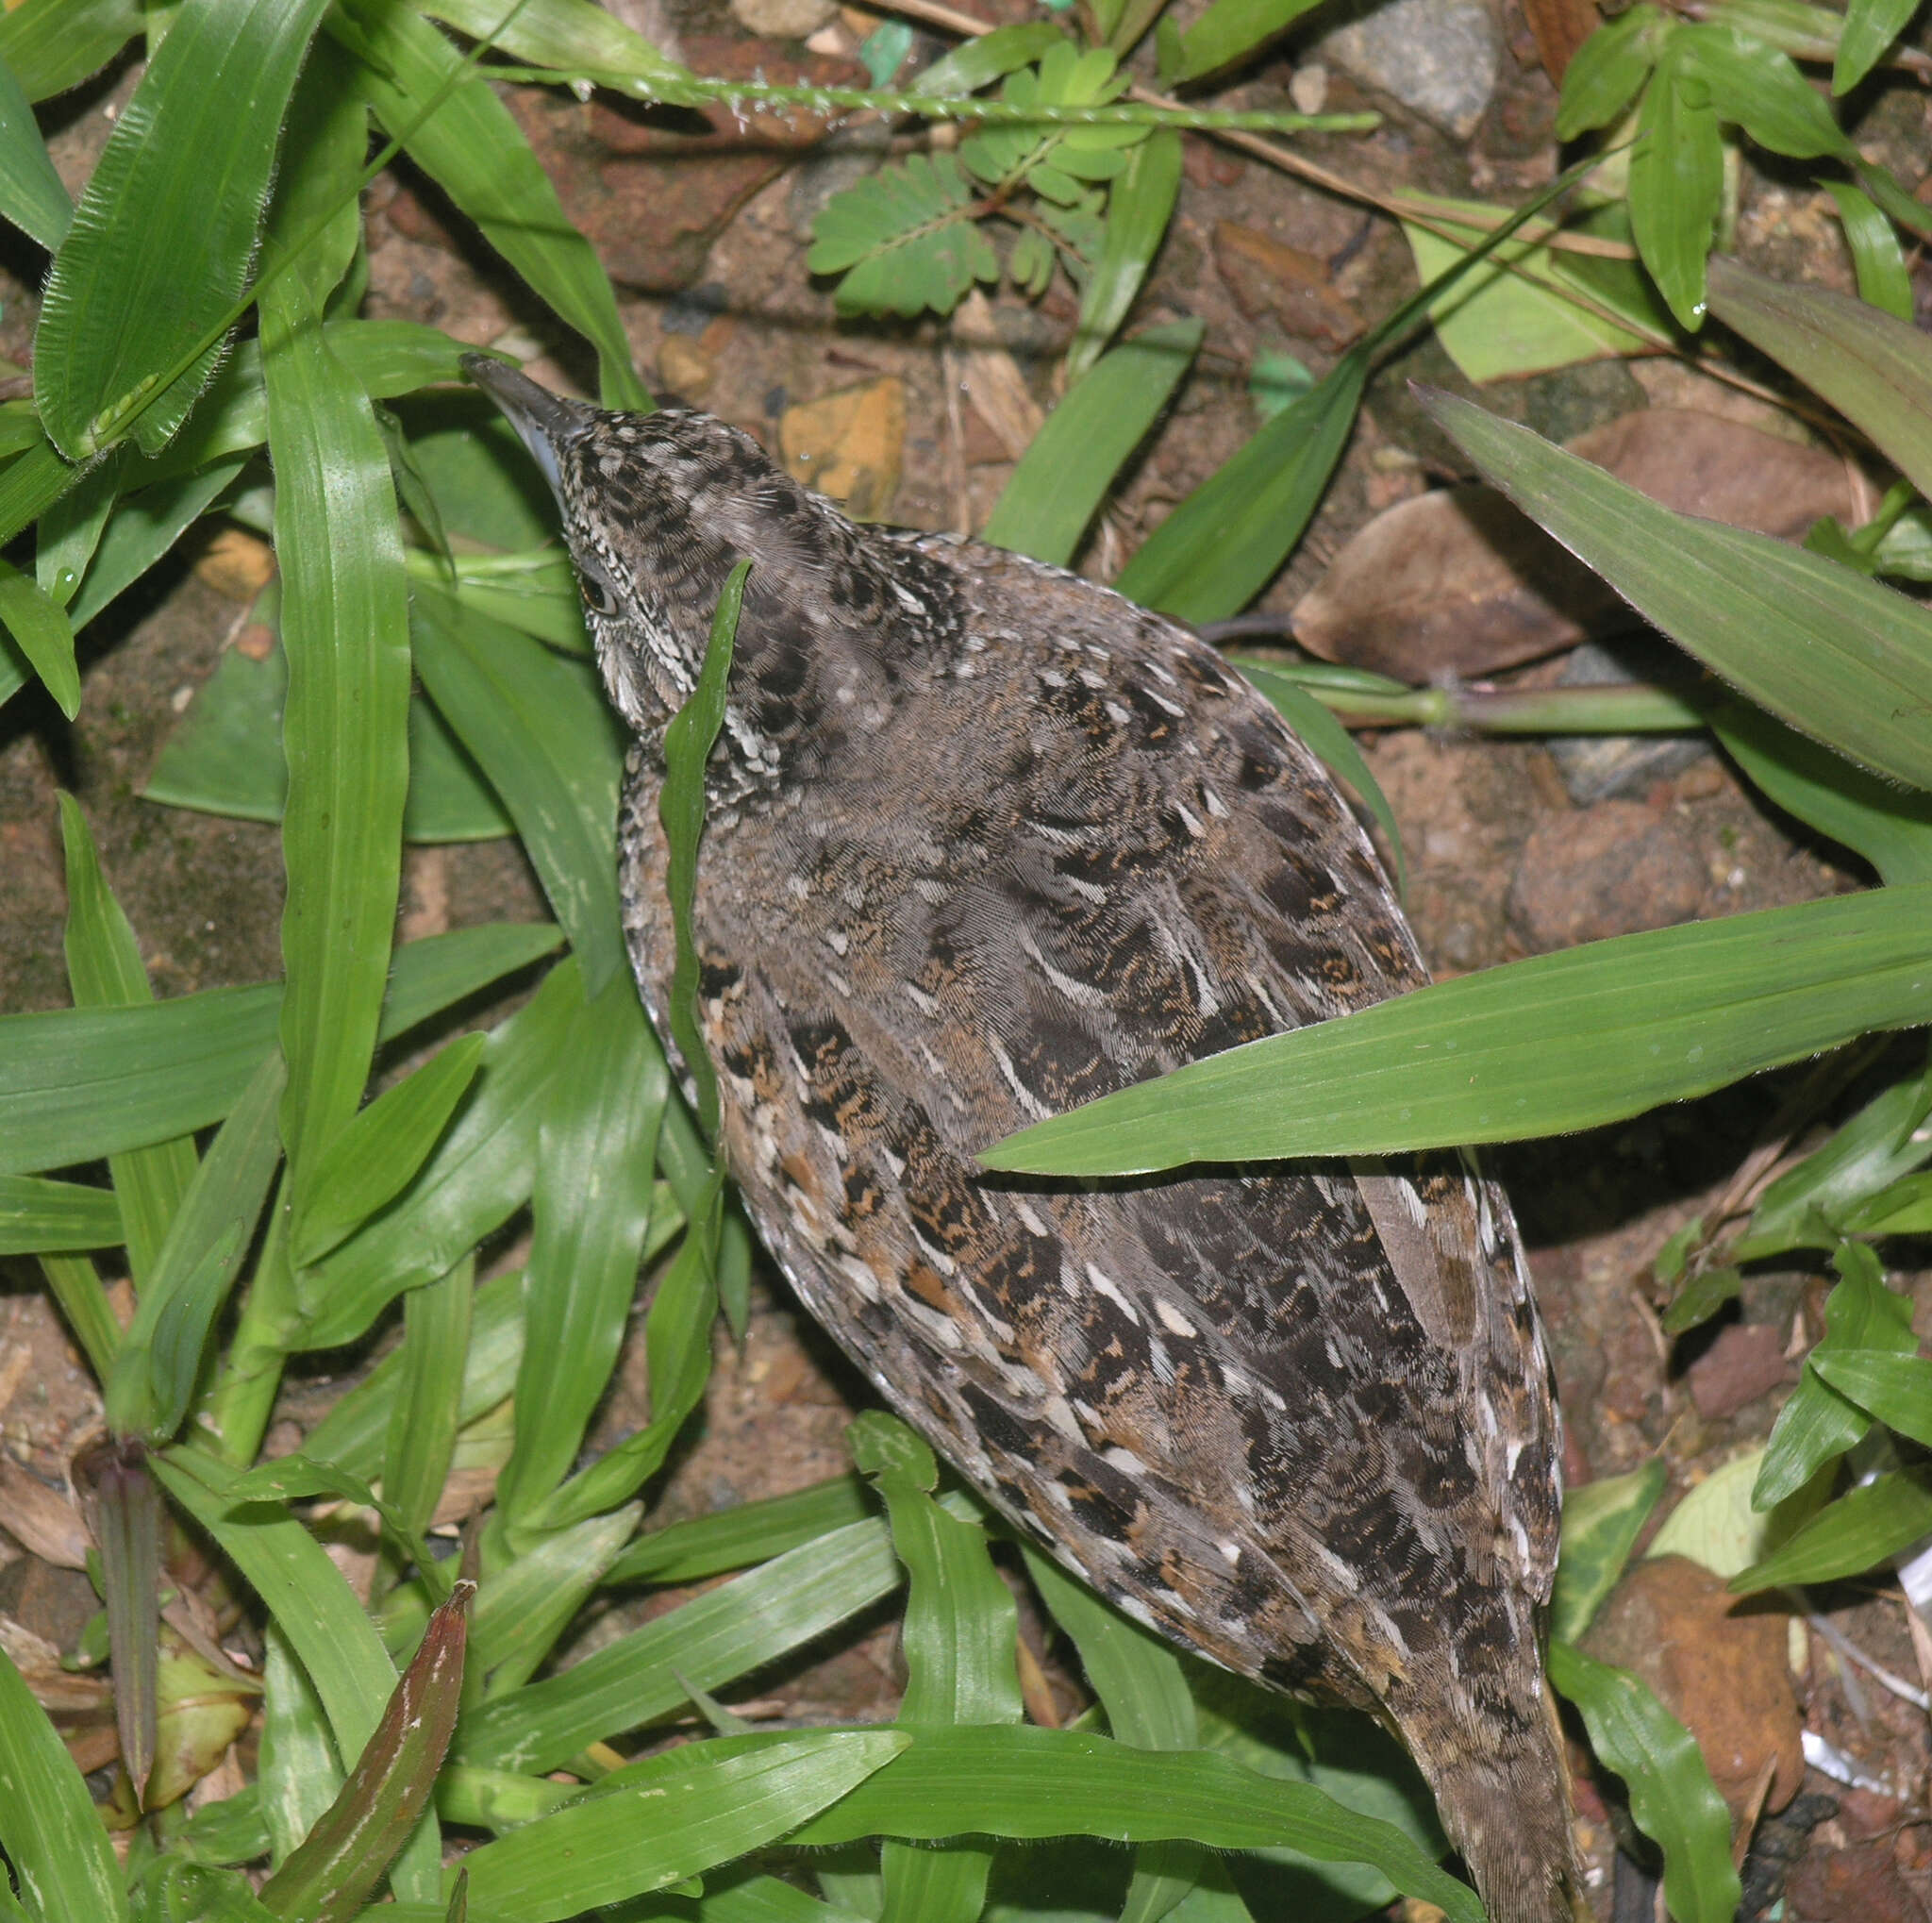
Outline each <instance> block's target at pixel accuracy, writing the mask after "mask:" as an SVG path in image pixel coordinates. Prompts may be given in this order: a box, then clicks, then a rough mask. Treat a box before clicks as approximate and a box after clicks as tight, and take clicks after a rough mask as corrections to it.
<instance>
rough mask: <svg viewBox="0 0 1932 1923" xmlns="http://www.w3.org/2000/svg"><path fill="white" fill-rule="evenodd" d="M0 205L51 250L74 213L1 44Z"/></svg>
mask: <svg viewBox="0 0 1932 1923" xmlns="http://www.w3.org/2000/svg"><path fill="white" fill-rule="evenodd" d="M0 208H5V209H6V210H7V218H8V220H10V221H11V222H12V223H13V225H14V226H17V227H18V228H19V229H20V230H21V232H22V233H24V234H25V235H26V236H27V238H28V239H29V240H32V241H36V242H39V243H40V245H42V247H44V248H45V249H46V250H47V252H48V253H50V254H51V253H53V252H54V251H55V250H56V249H57V248H58V246H59V244H60V242H61V239H62V238H63V236H64V235H65V234H66V232H67V224H68V223H69V222H70V221H71V220H72V219H73V218H74V203H73V201H71V200H70V199H69V198H68V197H67V190H66V188H65V187H63V186H62V185H61V184H60V176H59V175H58V174H57V173H55V171H54V163H53V161H52V160H50V159H48V158H47V143H46V142H45V141H44V140H42V138H41V129H40V125H39V123H38V122H37V121H36V120H35V119H34V110H33V108H32V106H31V105H30V104H29V102H28V100H27V96H26V90H25V88H24V87H22V85H21V84H20V81H19V80H18V79H17V78H16V77H15V75H14V72H13V69H12V67H11V66H10V65H9V64H8V61H7V58H6V54H5V52H4V50H0Z"/></svg>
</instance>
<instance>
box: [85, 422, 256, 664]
mask: <svg viewBox="0 0 1932 1923" xmlns="http://www.w3.org/2000/svg"><path fill="white" fill-rule="evenodd" d="M244 464H245V463H244V462H242V460H224V461H219V462H217V463H216V464H215V465H214V466H212V467H207V468H204V469H202V470H201V472H200V473H198V474H191V475H183V476H180V477H176V478H175V479H172V480H159V481H156V482H155V483H154V485H153V486H151V487H145V488H142V490H141V491H140V492H139V493H135V494H132V495H127V494H124V495H123V496H122V497H121V499H120V501H119V502H118V503H117V504H116V505H115V508H114V511H113V513H112V514H111V515H110V516H109V517H108V525H107V527H106V528H105V529H104V530H103V532H102V535H101V543H100V546H99V547H98V548H97V549H96V550H95V552H94V559H93V565H92V567H91V568H89V569H88V571H87V578H86V579H85V580H84V581H83V582H82V583H81V585H80V592H79V594H76V595H75V597H74V603H73V605H72V607H70V608H69V609H68V610H67V618H68V619H69V620H70V621H71V622H73V624H74V628H75V633H76V634H77V633H78V632H79V631H80V630H81V629H82V628H84V627H86V626H87V625H88V623H89V622H90V621H92V619H93V618H94V616H95V615H96V614H98V613H100V612H101V610H103V609H105V608H107V607H108V605H109V604H110V603H111V602H112V601H113V600H114V598H115V597H116V596H117V595H118V594H122V593H124V592H125V590H126V589H128V588H130V587H132V586H133V585H134V583H135V582H136V581H138V580H139V579H140V578H141V577H142V575H144V574H146V573H147V571H148V570H149V569H150V568H151V567H153V566H154V565H155V563H156V562H157V561H158V560H160V559H161V558H162V557H163V556H164V555H166V554H167V553H168V551H169V550H170V549H171V548H172V547H173V546H174V545H175V543H176V542H177V541H179V540H180V538H181V537H182V535H184V534H185V533H187V531H188V530H189V528H190V527H192V526H193V525H194V523H195V522H196V521H198V520H199V519H200V518H201V516H202V515H203V514H205V513H207V512H208V510H209V508H211V507H212V506H213V505H214V502H215V500H216V498H217V496H219V495H220V494H222V493H224V492H225V490H226V489H227V487H228V485H229V484H230V482H232V481H233V480H234V478H235V477H236V476H237V475H239V474H240V473H241V472H242V467H243V465H244ZM139 474H140V470H139V469H137V470H135V476H134V477H136V478H138V477H139ZM223 659H224V660H226V659H227V657H226V655H224V656H223Z"/></svg>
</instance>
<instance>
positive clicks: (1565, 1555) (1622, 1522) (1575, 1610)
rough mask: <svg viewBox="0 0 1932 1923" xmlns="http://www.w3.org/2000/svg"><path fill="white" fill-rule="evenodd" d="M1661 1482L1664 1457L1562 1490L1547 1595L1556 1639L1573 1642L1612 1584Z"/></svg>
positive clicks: (1653, 1504) (1659, 1492) (1659, 1493)
mask: <svg viewBox="0 0 1932 1923" xmlns="http://www.w3.org/2000/svg"><path fill="white" fill-rule="evenodd" d="M1665 1480H1666V1472H1665V1469H1664V1465H1663V1462H1662V1460H1661V1459H1660V1458H1657V1457H1653V1458H1652V1459H1651V1461H1649V1462H1647V1463H1644V1465H1643V1466H1642V1467H1641V1469H1632V1470H1631V1471H1630V1473H1629V1474H1628V1475H1626V1476H1601V1477H1599V1478H1598V1479H1597V1480H1595V1481H1594V1482H1586V1483H1584V1484H1583V1485H1582V1487H1581V1488H1578V1489H1568V1490H1565V1491H1564V1493H1563V1546H1562V1551H1561V1554H1560V1556H1559V1558H1558V1560H1557V1587H1556V1592H1555V1594H1554V1595H1553V1596H1552V1597H1551V1598H1550V1634H1551V1635H1553V1636H1555V1637H1556V1638H1557V1640H1558V1641H1560V1642H1565V1643H1574V1641H1575V1640H1576V1638H1577V1637H1578V1636H1580V1635H1581V1634H1582V1633H1583V1632H1584V1630H1587V1629H1588V1628H1589V1627H1590V1625H1591V1618H1592V1617H1593V1616H1594V1615H1595V1614H1596V1613H1597V1610H1598V1609H1599V1608H1600V1607H1601V1606H1602V1604H1603V1600H1604V1598H1605V1597H1607V1596H1608V1595H1609V1593H1610V1591H1611V1590H1612V1589H1614V1588H1615V1587H1616V1585H1617V1578H1618V1577H1619V1576H1621V1575H1622V1574H1623V1573H1624V1563H1627V1562H1628V1561H1629V1560H1630V1551H1631V1550H1632V1549H1633V1548H1634V1547H1636V1546H1637V1537H1638V1534H1639V1532H1640V1531H1641V1530H1642V1528H1643V1525H1644V1524H1645V1523H1646V1522H1648V1521H1649V1520H1650V1513H1651V1511H1652V1510H1654V1509H1655V1508H1656V1507H1657V1498H1658V1497H1660V1496H1662V1494H1663V1493H1664V1482H1665Z"/></svg>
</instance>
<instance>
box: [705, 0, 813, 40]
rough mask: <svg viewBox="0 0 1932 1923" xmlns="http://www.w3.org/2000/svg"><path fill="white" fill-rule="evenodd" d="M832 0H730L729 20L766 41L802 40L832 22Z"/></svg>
mask: <svg viewBox="0 0 1932 1923" xmlns="http://www.w3.org/2000/svg"><path fill="white" fill-rule="evenodd" d="M838 11H839V9H838V8H837V6H836V5H834V0H731V17H732V19H734V20H735V21H737V23H738V24H739V25H741V26H742V27H745V28H747V29H749V31H751V32H753V33H755V34H758V35H760V36H761V37H762V38H764V39H766V40H804V39H805V38H806V37H807V36H808V35H809V34H814V33H816V32H817V31H818V30H819V28H820V27H822V26H823V25H824V24H825V23H826V22H827V21H828V20H831V19H833V18H834V17H835V16H836V15H837V13H838Z"/></svg>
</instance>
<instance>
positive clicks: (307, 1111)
mask: <svg viewBox="0 0 1932 1923" xmlns="http://www.w3.org/2000/svg"><path fill="white" fill-rule="evenodd" d="M261 340H262V374H263V378H264V381H265V383H266V386H267V390H268V399H269V446H270V451H271V453H272V454H273V456H274V459H275V554H276V559H277V562H278V565H279V568H280V575H281V588H282V599H281V632H282V645H283V647H284V649H285V650H286V652H287V654H288V661H289V690H288V695H287V698H286V702H285V705H284V708H283V712H282V742H283V746H284V749H285V751H286V753H287V756H288V762H289V796H288V802H287V806H286V809H285V811H284V813H283V818H282V856H283V863H284V866H285V867H286V869H287V871H288V895H287V898H286V901H285V904H284V907H283V911H282V958H283V964H284V967H285V969H286V972H287V989H286V993H285V995H284V999H283V1003H282V1021H281V1039H282V1050H283V1053H284V1055H285V1056H286V1058H287V1060H288V1063H289V1087H288V1092H287V1094H286V1095H285V1097H284V1100H283V1104H282V1134H283V1139H284V1141H285V1143H286V1144H287V1145H288V1150H289V1171H290V1179H291V1184H292V1188H293V1193H294V1203H295V1212H296V1216H297V1218H298V1219H300V1217H301V1216H303V1215H304V1214H306V1212H308V1207H309V1206H310V1198H311V1195H312V1188H311V1184H312V1182H313V1179H314V1174H315V1167H316V1163H317V1159H318V1157H319V1156H320V1154H321V1153H322V1152H323V1151H324V1150H325V1149H326V1148H327V1147H328V1145H329V1144H330V1143H331V1141H332V1140H333V1138H334V1137H335V1135H336V1134H337V1133H338V1132H339V1131H340V1130H341V1129H342V1128H344V1127H345V1126H346V1125H347V1123H348V1122H349V1120H350V1118H351V1117H352V1116H353V1115H354V1114H355V1113H356V1112H357V1110H358V1106H359V1105H360V1102H361V1097H362V1091H363V1088H364V1086H365V1084H366V1083H367V1081H368V1079H369V1062H370V1056H371V1053H372V1051H373V1049H374V1047H375V1031H376V1025H377V1021H378V1019H379V1017H380V1013H381V1008H382V995H383V988H384V984H385V982H386V980H387V978H388V974H389V954H390V945H391V938H392V931H393V928H394V923H395V912H396V894H397V887H398V884H399V881H400V878H401V868H402V813H403V801H404V796H405V794H406V793H407V791H408V773H409V770H408V739H407V729H408V705H409V648H408V577H407V576H406V575H405V574H404V571H403V558H402V542H401V536H400V532H399V530H398V528H397V526H396V508H395V491H394V488H393V487H392V485H391V481H390V476H389V458H388V455H387V454H386V452H385V451H384V448H383V444H382V436H381V434H380V433H379V432H378V431H377V429H376V426H375V417H374V415H373V413H372V411H371V408H370V402H369V399H368V397H367V395H366V394H364V393H363V392H362V390H361V388H360V387H359V386H358V384H357V382H356V381H355V378H354V376H352V375H350V374H349V372H348V371H347V369H346V368H344V367H343V366H342V364H341V361H340V360H337V359H336V357H335V355H334V354H333V353H332V352H331V351H330V349H329V346H328V344H327V343H326V341H325V338H324V335H323V330H322V326H321V324H320V320H319V318H318V316H317V314H316V313H315V310H314V309H313V308H312V307H311V306H309V304H308V301H307V299H306V297H305V295H304V293H303V291H302V285H301V283H300V281H299V280H298V279H296V278H295V277H293V276H285V277H284V278H283V279H281V280H279V281H277V282H275V284H274V285H273V286H271V287H270V288H269V289H268V290H267V292H266V293H265V294H264V296H263V299H262V304H261Z"/></svg>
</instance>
